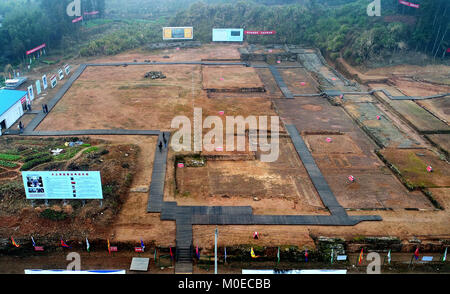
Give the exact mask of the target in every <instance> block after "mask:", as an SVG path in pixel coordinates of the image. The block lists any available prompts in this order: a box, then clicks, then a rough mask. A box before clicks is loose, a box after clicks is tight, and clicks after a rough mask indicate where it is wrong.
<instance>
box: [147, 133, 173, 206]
mask: <svg viewBox="0 0 450 294" xmlns="http://www.w3.org/2000/svg"><path fill="white" fill-rule="evenodd" d="M163 134H164V135H165V137H166V140H167V142H170V133H169V132H164V133H161V134H160V135H159V136H158V140H157V142H156V151H155V158H154V160H153V172H152V182H151V183H150V189H149V194H148V204H147V212H161V210H162V208H163V202H164V182H165V179H166V165H167V154H168V152H169V143H167V147H164V146H163V147H162V149H161V150H159V147H158V145H159V142H163Z"/></svg>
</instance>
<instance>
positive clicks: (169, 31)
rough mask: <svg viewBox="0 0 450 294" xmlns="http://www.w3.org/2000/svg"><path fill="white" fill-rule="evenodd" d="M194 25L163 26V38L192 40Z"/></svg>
mask: <svg viewBox="0 0 450 294" xmlns="http://www.w3.org/2000/svg"><path fill="white" fill-rule="evenodd" d="M193 38H194V28H193V27H163V40H192V39H193Z"/></svg>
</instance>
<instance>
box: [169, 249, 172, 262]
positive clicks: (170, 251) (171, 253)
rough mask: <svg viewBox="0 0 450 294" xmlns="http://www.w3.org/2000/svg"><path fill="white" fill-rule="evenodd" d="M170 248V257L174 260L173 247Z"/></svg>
mask: <svg viewBox="0 0 450 294" xmlns="http://www.w3.org/2000/svg"><path fill="white" fill-rule="evenodd" d="M169 250H170V258H171V259H172V260H173V253H172V247H169Z"/></svg>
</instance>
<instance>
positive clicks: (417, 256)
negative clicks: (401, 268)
mask: <svg viewBox="0 0 450 294" xmlns="http://www.w3.org/2000/svg"><path fill="white" fill-rule="evenodd" d="M414 256H415V257H416V260H418V259H419V247H417V248H416V252H414Z"/></svg>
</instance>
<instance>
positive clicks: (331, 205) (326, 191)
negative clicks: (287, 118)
mask: <svg viewBox="0 0 450 294" xmlns="http://www.w3.org/2000/svg"><path fill="white" fill-rule="evenodd" d="M286 129H287V131H288V133H289V135H290V136H291V139H292V142H293V144H294V147H295V150H296V151H297V153H298V155H299V156H300V159H301V161H302V162H303V165H304V166H305V168H306V170H307V172H308V174H309V177H310V178H311V181H312V182H313V184H314V186H315V187H316V190H317V193H318V194H319V196H320V198H321V199H322V202H323V204H324V205H325V207H327V208H328V209H329V210H330V212H331V213H332V214H333V215H338V216H347V213H346V211H345V209H344V208H343V207H342V206H341V205H340V204H339V203H338V201H337V200H336V197H335V196H334V194H333V192H332V191H331V189H330V187H329V186H328V183H327V181H326V180H325V178H324V176H323V175H322V172H321V171H320V169H319V167H318V166H317V164H316V162H315V160H314V158H313V156H312V154H311V152H310V151H309V149H308V147H307V146H306V144H305V141H303V139H302V137H301V136H300V134H299V133H298V130H297V128H296V127H295V126H294V125H286Z"/></svg>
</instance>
